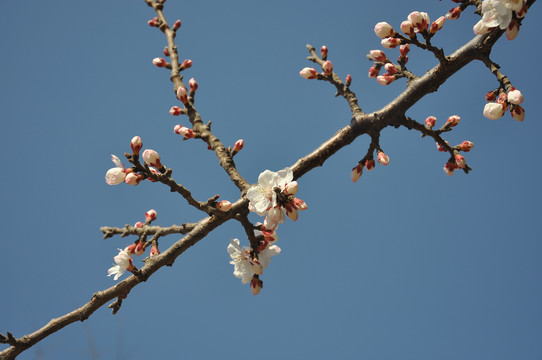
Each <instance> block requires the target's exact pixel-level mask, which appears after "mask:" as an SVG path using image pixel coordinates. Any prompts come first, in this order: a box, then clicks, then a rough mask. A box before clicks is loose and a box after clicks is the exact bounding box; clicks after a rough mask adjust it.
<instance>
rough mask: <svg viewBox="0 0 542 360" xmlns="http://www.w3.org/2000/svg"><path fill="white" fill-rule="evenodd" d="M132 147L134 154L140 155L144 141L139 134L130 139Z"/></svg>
mask: <svg viewBox="0 0 542 360" xmlns="http://www.w3.org/2000/svg"><path fill="white" fill-rule="evenodd" d="M130 147H131V148H132V155H139V151H140V150H141V148H142V147H143V141H142V140H141V138H140V137H139V136H134V137H133V138H132V140H131V141H130Z"/></svg>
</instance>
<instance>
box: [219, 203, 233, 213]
mask: <svg viewBox="0 0 542 360" xmlns="http://www.w3.org/2000/svg"><path fill="white" fill-rule="evenodd" d="M216 208H217V209H218V210H220V211H222V212H226V211H228V210H230V209H231V202H229V201H228V200H222V201H219V202H217V203H216Z"/></svg>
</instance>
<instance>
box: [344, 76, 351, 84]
mask: <svg viewBox="0 0 542 360" xmlns="http://www.w3.org/2000/svg"><path fill="white" fill-rule="evenodd" d="M344 84H345V85H346V86H350V84H352V76H351V75H350V74H348V75H346V79H344Z"/></svg>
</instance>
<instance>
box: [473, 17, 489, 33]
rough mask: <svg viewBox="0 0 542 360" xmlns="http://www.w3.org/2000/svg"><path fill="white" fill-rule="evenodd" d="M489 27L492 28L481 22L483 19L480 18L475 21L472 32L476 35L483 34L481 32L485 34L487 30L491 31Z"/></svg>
mask: <svg viewBox="0 0 542 360" xmlns="http://www.w3.org/2000/svg"><path fill="white" fill-rule="evenodd" d="M491 29H493V28H489V27H487V26H486V25H485V23H484V22H483V20H480V21H478V22H477V23H476V25H474V26H473V28H472V30H473V31H474V33H475V34H476V35H483V34H487V33H488V32H490V31H491Z"/></svg>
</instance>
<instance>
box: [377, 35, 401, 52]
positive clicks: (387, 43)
mask: <svg viewBox="0 0 542 360" xmlns="http://www.w3.org/2000/svg"><path fill="white" fill-rule="evenodd" d="M380 44H381V45H382V46H383V47H385V48H387V49H395V48H396V47H397V46H399V45H401V39H397V38H392V37H389V38H385V39H382V40H381V41H380Z"/></svg>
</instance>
